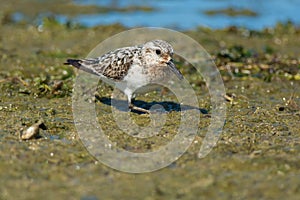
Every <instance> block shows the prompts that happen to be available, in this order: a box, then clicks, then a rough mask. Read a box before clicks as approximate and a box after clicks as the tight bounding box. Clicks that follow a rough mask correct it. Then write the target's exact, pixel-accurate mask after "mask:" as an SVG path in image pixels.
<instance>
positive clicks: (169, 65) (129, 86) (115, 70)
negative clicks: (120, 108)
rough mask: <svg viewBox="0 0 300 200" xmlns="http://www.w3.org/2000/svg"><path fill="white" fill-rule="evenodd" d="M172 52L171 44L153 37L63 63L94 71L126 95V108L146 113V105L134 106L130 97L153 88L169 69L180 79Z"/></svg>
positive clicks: (147, 111)
mask: <svg viewBox="0 0 300 200" xmlns="http://www.w3.org/2000/svg"><path fill="white" fill-rule="evenodd" d="M173 54H174V50H173V47H172V46H171V44H169V43H168V42H166V41H164V40H159V39H156V40H151V41H147V42H145V43H143V44H139V45H135V46H129V47H123V48H118V49H115V50H112V51H109V52H107V53H105V54H104V55H102V56H100V57H96V58H84V59H67V61H66V62H65V63H64V64H66V65H71V66H73V67H75V68H78V69H80V70H83V71H85V72H88V73H91V74H94V75H96V76H98V77H100V79H101V80H103V81H104V82H106V83H108V84H109V85H111V86H113V87H116V88H118V89H119V90H120V91H122V92H123V93H124V94H125V95H126V96H127V99H128V108H129V109H130V110H136V111H139V112H143V113H150V111H149V110H147V109H144V108H141V107H137V106H135V105H134V104H133V100H134V98H135V96H136V94H139V93H146V92H149V91H151V90H153V87H151V86H150V85H151V83H157V82H160V81H163V80H166V79H168V78H169V77H170V75H171V74H170V73H174V74H175V75H176V76H177V77H178V79H179V80H182V79H183V75H182V73H181V72H180V71H179V70H178V69H177V68H176V66H175V64H174V61H173ZM148 85H149V87H148ZM140 88H143V89H141V90H139V89H140Z"/></svg>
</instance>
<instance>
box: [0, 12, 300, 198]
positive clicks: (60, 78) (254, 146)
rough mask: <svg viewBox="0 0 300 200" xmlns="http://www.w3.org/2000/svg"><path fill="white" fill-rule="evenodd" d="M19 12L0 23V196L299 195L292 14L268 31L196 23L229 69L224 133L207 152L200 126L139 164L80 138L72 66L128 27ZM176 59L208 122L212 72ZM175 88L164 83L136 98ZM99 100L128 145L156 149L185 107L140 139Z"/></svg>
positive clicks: (197, 33)
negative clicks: (152, 167)
mask: <svg viewBox="0 0 300 200" xmlns="http://www.w3.org/2000/svg"><path fill="white" fill-rule="evenodd" d="M8 19H9V17H7V16H2V23H1V25H0V26H1V32H0V52H1V53H0V60H1V62H0V63H1V64H0V69H1V70H0V89H1V93H0V121H1V123H0V200H5V199H41V198H43V199H54V198H58V199H83V200H87V199H147V200H150V199H201V198H209V199H283V198H284V199H298V198H299V195H300V181H299V180H300V163H299V160H300V157H299V155H300V125H299V119H300V89H299V87H300V60H299V53H300V48H299V46H300V39H299V38H300V29H298V28H296V27H295V26H294V25H293V24H290V23H287V24H278V25H277V26H276V27H274V28H270V29H266V30H263V31H259V32H257V31H250V30H246V29H239V28H236V27H230V28H227V29H224V30H210V29H207V28H199V29H197V30H194V31H188V32H185V33H186V34H187V35H189V36H191V37H192V38H194V39H195V40H196V41H198V42H199V43H200V44H201V45H202V46H203V47H204V48H205V49H206V50H207V51H208V52H209V53H210V54H211V55H212V56H213V58H214V59H215V62H216V65H217V66H218V69H219V70H220V72H221V74H222V78H223V80H224V84H225V88H226V92H227V96H228V97H229V98H227V103H226V105H227V117H226V124H225V126H224V129H223V132H222V135H221V137H220V139H219V141H218V143H217V146H216V147H215V148H214V149H213V150H212V151H211V152H210V154H209V155H208V156H206V157H205V158H203V159H198V158H197V152H198V150H199V148H200V146H201V142H202V141H203V138H204V136H205V131H204V132H203V133H202V131H199V134H198V135H197V136H196V138H195V140H194V142H193V144H192V146H191V147H190V148H189V149H188V151H187V152H186V153H184V155H183V156H182V157H181V158H179V159H178V160H177V161H176V162H175V163H173V164H172V165H170V166H169V167H166V168H164V169H161V170H158V171H155V172H151V173H144V174H128V173H124V172H119V171H117V170H114V169H111V168H109V167H107V166H105V165H103V164H102V163H101V162H99V161H97V160H96V159H95V158H93V156H91V155H90V154H89V152H88V151H87V150H86V148H85V147H84V146H83V144H82V143H81V141H80V139H79V137H78V134H77V132H76V129H75V126H74V121H73V116H72V89H73V84H74V80H75V77H76V73H77V72H76V70H74V69H73V68H71V67H69V66H65V65H63V63H64V62H65V60H66V59H67V58H70V57H75V58H77V57H85V56H86V55H87V53H88V52H89V51H90V50H92V49H93V48H94V47H95V44H98V43H99V42H101V41H103V40H104V39H106V38H108V37H109V36H112V35H114V34H116V33H119V32H121V31H124V30H126V28H125V27H122V26H121V25H110V26H99V27H93V28H85V27H82V26H80V25H74V24H70V23H67V24H60V23H58V22H57V21H56V20H55V19H53V18H45V19H44V23H43V24H44V25H43V26H42V27H41V26H40V27H37V26H35V25H33V24H30V23H27V22H18V23H15V22H13V21H11V20H8ZM177 65H178V68H179V69H180V70H181V71H182V73H183V74H184V76H185V77H186V78H187V79H188V80H189V81H190V82H191V83H192V85H193V88H194V90H195V91H196V93H197V95H198V97H199V107H200V108H201V109H203V110H204V111H207V113H206V112H204V113H202V114H201V116H200V119H201V120H200V124H199V130H205V129H206V128H207V126H208V125H209V123H210V118H209V114H210V110H211V109H210V99H209V95H208V93H207V89H206V86H205V82H204V81H203V80H202V79H200V78H197V77H195V76H194V73H193V71H192V70H190V68H189V67H187V66H185V64H184V63H183V62H178V63H177ZM111 92H112V88H111V87H109V86H107V85H105V84H101V85H100V86H99V89H98V93H99V96H101V97H107V98H110V94H111ZM170 98H172V95H171V94H170V92H168V91H164V92H163V95H162V96H161V94H160V93H158V92H152V93H150V94H149V95H145V96H139V97H138V98H137V99H138V100H140V101H144V102H152V101H164V100H168V99H170ZM95 101H96V107H97V117H98V119H99V122H100V123H101V126H103V127H104V129H105V130H109V136H110V138H111V139H112V140H113V141H115V142H117V143H118V145H119V147H121V148H124V149H127V150H131V151H142V150H149V151H151V150H152V149H156V148H158V147H159V146H160V145H164V144H166V143H167V142H168V141H169V140H170V139H172V137H174V134H175V132H174V126H175V127H176V123H178V113H176V111H171V112H170V113H169V114H168V120H169V121H168V122H169V123H167V125H166V127H165V128H164V133H161V134H159V135H158V136H157V137H154V138H151V139H149V140H142V141H136V140H135V139H132V138H130V137H128V136H127V135H126V134H122V132H121V133H119V132H120V131H118V130H117V127H114V126H115V124H114V121H113V118H112V115H111V106H110V105H109V104H108V103H105V102H103V101H100V100H97V99H96V100H95ZM131 116H132V117H133V118H134V120H135V121H136V123H137V124H141V125H142V124H145V123H146V124H147V123H148V121H149V116H147V115H141V114H140V113H131ZM39 119H43V120H44V124H45V125H46V127H47V130H40V136H39V137H37V138H33V139H30V140H21V139H20V138H19V135H20V130H21V129H22V128H23V129H25V130H26V128H27V127H29V126H31V125H32V124H34V123H35V122H36V121H37V120H39ZM103 119H105V120H103ZM102 122H103V123H102ZM170 122H174V124H172V123H170ZM112 127H113V128H112ZM137 145H138V147H136V146H137Z"/></svg>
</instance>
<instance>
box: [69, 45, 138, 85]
mask: <svg viewBox="0 0 300 200" xmlns="http://www.w3.org/2000/svg"><path fill="white" fill-rule="evenodd" d="M139 50H140V49H139V47H124V48H120V49H116V50H114V51H111V52H108V53H106V54H104V55H103V56H101V57H98V58H87V59H68V60H67V62H66V63H65V64H69V65H73V66H74V67H76V68H78V69H81V70H83V71H86V72H89V73H92V74H95V75H98V76H104V77H106V78H109V79H113V80H115V81H120V80H122V79H123V78H124V76H125V75H126V74H127V72H128V70H129V68H130V66H131V65H132V64H133V62H134V59H135V56H136V55H137V54H138V52H139Z"/></svg>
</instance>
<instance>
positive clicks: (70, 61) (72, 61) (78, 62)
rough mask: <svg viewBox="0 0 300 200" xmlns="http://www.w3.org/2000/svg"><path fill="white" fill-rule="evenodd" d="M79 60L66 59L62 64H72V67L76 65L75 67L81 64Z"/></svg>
mask: <svg viewBox="0 0 300 200" xmlns="http://www.w3.org/2000/svg"><path fill="white" fill-rule="evenodd" d="M81 62H82V61H81V60H79V59H67V62H65V63H64V64H65V65H72V66H74V67H76V68H78V69H79V68H80V67H81V66H82V65H81Z"/></svg>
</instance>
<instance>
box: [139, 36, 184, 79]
mask: <svg viewBox="0 0 300 200" xmlns="http://www.w3.org/2000/svg"><path fill="white" fill-rule="evenodd" d="M142 52H143V54H144V55H143V56H144V58H145V62H146V63H147V64H149V65H150V66H160V67H162V68H164V67H165V68H169V69H170V70H171V71H172V72H173V73H174V74H175V75H176V76H177V77H178V78H179V79H183V75H182V74H181V73H180V71H179V70H178V69H177V68H176V66H175V64H174V62H173V48H172V46H171V45H170V44H169V43H168V42H166V41H163V40H152V41H149V42H147V43H145V44H144V45H143V49H142Z"/></svg>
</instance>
